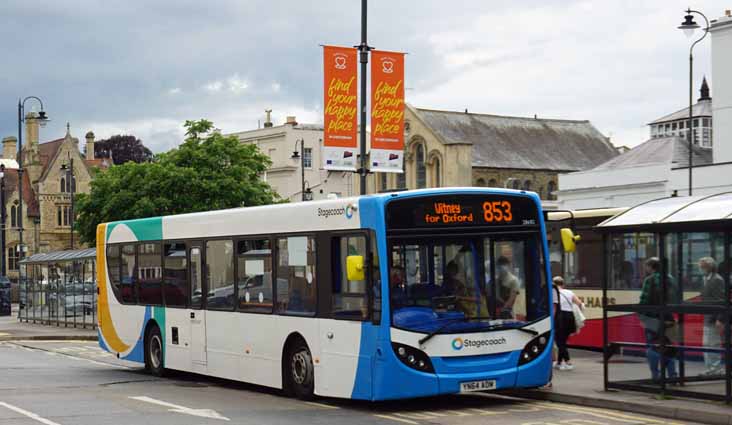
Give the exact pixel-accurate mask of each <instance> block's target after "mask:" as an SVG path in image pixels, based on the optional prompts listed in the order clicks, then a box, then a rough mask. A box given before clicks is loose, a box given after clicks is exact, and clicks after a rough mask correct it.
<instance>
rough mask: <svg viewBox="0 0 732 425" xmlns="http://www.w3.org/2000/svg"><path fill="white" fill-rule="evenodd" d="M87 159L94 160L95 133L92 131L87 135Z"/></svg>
mask: <svg viewBox="0 0 732 425" xmlns="http://www.w3.org/2000/svg"><path fill="white" fill-rule="evenodd" d="M86 159H87V160H92V159H94V132H93V131H91V130H90V131H89V132H87V133H86Z"/></svg>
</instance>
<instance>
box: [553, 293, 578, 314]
mask: <svg viewBox="0 0 732 425" xmlns="http://www.w3.org/2000/svg"><path fill="white" fill-rule="evenodd" d="M557 289H559V288H557ZM555 294H556V292H555ZM573 299H574V292H572V291H570V290H569V289H559V300H557V299H556V297H555V299H554V304H556V303H557V302H560V303H561V304H560V307H559V308H560V309H561V310H562V311H572V300H573Z"/></svg>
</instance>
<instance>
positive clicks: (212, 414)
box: [130, 396, 229, 421]
mask: <svg viewBox="0 0 732 425" xmlns="http://www.w3.org/2000/svg"><path fill="white" fill-rule="evenodd" d="M130 398H131V399H133V400H137V401H142V402H145V403H151V404H157V405H158V406H164V407H169V408H170V409H168V411H169V412H174V413H183V414H184V415H191V416H199V417H202V418H209V419H220V420H222V421H228V420H229V418H227V417H226V416H221V415H220V414H219V413H218V412H216V411H215V410H211V409H191V408H190V407H185V406H179V405H177V404H173V403H168V402H167V401H162V400H156V399H154V398H152V397H147V396H136V397H130Z"/></svg>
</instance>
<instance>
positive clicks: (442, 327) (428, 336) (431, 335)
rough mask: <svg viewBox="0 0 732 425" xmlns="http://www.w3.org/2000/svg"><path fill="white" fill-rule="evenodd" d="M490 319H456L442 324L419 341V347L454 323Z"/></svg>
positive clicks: (488, 318) (486, 318) (487, 318)
mask: <svg viewBox="0 0 732 425" xmlns="http://www.w3.org/2000/svg"><path fill="white" fill-rule="evenodd" d="M490 319H491V318H490V317H457V318H455V319H450V320H449V321H447V322H445V323H443V324H442V326H440V327H439V328H437V329H435V330H434V331H432V332H430V333H428V334H427V335H425V336H424V337H423V338H422V339H420V340H419V345H422V344H424V343H425V342H427V341H429V340H430V339H432V337H433V336H435V335H437V334H438V333H440V332H442V331H443V330H445V328H446V327H448V326H449V325H452V324H453V323H456V322H469V321H471V320H490Z"/></svg>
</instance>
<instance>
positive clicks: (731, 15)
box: [724, 9, 732, 18]
mask: <svg viewBox="0 0 732 425" xmlns="http://www.w3.org/2000/svg"><path fill="white" fill-rule="evenodd" d="M724 16H726V17H728V18H732V10H729V9H727V10H725V11H724Z"/></svg>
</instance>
